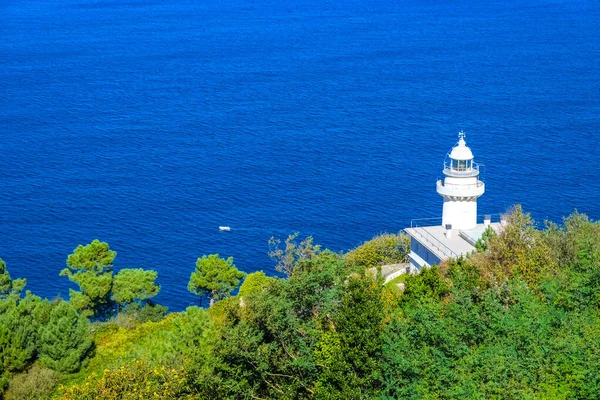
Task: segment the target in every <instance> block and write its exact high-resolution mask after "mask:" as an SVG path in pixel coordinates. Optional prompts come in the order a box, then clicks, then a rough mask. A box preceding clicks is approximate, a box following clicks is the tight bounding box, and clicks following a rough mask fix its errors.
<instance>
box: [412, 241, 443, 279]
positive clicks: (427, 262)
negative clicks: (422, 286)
mask: <svg viewBox="0 0 600 400" xmlns="http://www.w3.org/2000/svg"><path fill="white" fill-rule="evenodd" d="M440 262H441V260H440V259H439V258H438V257H437V256H436V255H435V254H433V253H432V252H431V251H430V250H429V249H428V248H427V247H425V246H424V245H423V244H421V243H419V242H418V241H417V240H416V239H415V238H411V240H410V265H411V272H417V271H420V270H421V268H423V267H431V266H432V265H434V264H435V265H439V264H440Z"/></svg>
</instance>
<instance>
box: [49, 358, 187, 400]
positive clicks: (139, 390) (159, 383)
mask: <svg viewBox="0 0 600 400" xmlns="http://www.w3.org/2000/svg"><path fill="white" fill-rule="evenodd" d="M59 392H60V395H59V396H58V399H61V400H95V399H102V400H112V399H115V400H116V399H119V400H134V399H136V400H139V399H167V400H168V399H191V398H192V396H191V395H190V394H189V393H188V392H187V385H186V378H185V376H184V371H183V369H182V368H179V369H174V368H171V369H169V368H166V367H164V366H163V367H158V368H153V367H151V366H149V365H148V364H147V363H145V362H143V361H139V360H138V361H134V362H132V363H130V364H127V365H123V366H121V367H119V368H117V369H113V370H108V369H106V370H104V371H103V374H102V376H98V374H96V373H92V375H90V376H89V377H88V378H87V379H86V380H85V381H84V382H82V383H79V384H76V385H74V386H70V387H65V386H61V387H59Z"/></svg>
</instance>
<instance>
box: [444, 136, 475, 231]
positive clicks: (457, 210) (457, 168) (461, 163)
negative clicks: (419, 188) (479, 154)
mask: <svg viewBox="0 0 600 400" xmlns="http://www.w3.org/2000/svg"><path fill="white" fill-rule="evenodd" d="M437 192H438V193H439V194H440V195H441V196H442V197H443V198H444V208H443V211H442V226H444V227H446V228H448V225H451V229H472V228H475V226H476V225H477V198H478V197H479V196H481V195H482V194H483V192H485V184H484V183H483V182H482V181H480V180H479V166H478V165H477V164H476V163H475V162H473V153H472V152H471V149H470V148H469V147H467V143H466V142H465V133H464V132H462V131H461V132H460V133H459V134H458V144H457V145H456V146H454V147H453V148H452V151H451V152H450V154H449V155H448V157H447V159H446V161H445V162H444V178H443V179H441V180H439V181H437Z"/></svg>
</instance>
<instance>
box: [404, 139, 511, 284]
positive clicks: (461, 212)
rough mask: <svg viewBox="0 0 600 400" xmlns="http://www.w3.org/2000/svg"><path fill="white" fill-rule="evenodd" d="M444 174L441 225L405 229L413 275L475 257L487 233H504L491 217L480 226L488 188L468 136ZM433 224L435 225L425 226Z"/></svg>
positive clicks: (413, 225) (415, 221)
mask: <svg viewBox="0 0 600 400" xmlns="http://www.w3.org/2000/svg"><path fill="white" fill-rule="evenodd" d="M443 174H444V177H443V178H442V179H440V180H438V181H437V184H436V190H437V192H438V194H439V195H440V196H442V198H443V199H444V205H443V207H442V223H441V225H440V224H439V222H438V221H439V217H437V218H416V219H413V220H412V221H411V224H410V228H406V229H404V231H405V232H406V233H407V234H408V235H409V236H410V254H409V258H410V266H409V268H408V271H410V272H411V273H412V272H418V271H420V270H421V269H422V268H426V267H430V266H432V265H439V264H440V263H441V262H442V261H444V260H448V259H451V258H457V257H461V256H465V255H467V254H471V253H472V252H474V251H476V248H475V244H476V243H477V240H479V238H481V237H482V235H483V232H484V231H485V230H486V229H488V228H491V229H493V230H494V231H495V232H499V231H500V229H501V224H500V223H499V222H492V218H491V215H485V216H483V222H482V223H479V224H478V223H477V199H478V198H479V197H480V196H481V195H482V194H483V193H484V192H485V185H484V183H483V182H482V181H481V180H480V179H479V165H477V164H476V163H475V161H474V157H473V152H472V151H471V149H470V148H469V147H468V146H467V142H465V133H464V132H460V133H459V134H458V143H457V144H456V145H455V146H454V147H453V148H452V150H450V153H448V155H447V156H446V160H445V161H444V170H443ZM438 215H439V214H438ZM433 220H436V222H435V223H434V222H433ZM429 221H431V223H432V225H422V222H429ZM433 224H435V225H433Z"/></svg>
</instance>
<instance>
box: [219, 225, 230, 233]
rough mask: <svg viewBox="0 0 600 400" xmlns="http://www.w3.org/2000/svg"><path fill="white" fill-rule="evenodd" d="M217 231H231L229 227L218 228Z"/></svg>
mask: <svg viewBox="0 0 600 400" xmlns="http://www.w3.org/2000/svg"><path fill="white" fill-rule="evenodd" d="M219 230H220V231H227V232H229V231H230V230H231V227H230V226H220V227H219Z"/></svg>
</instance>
